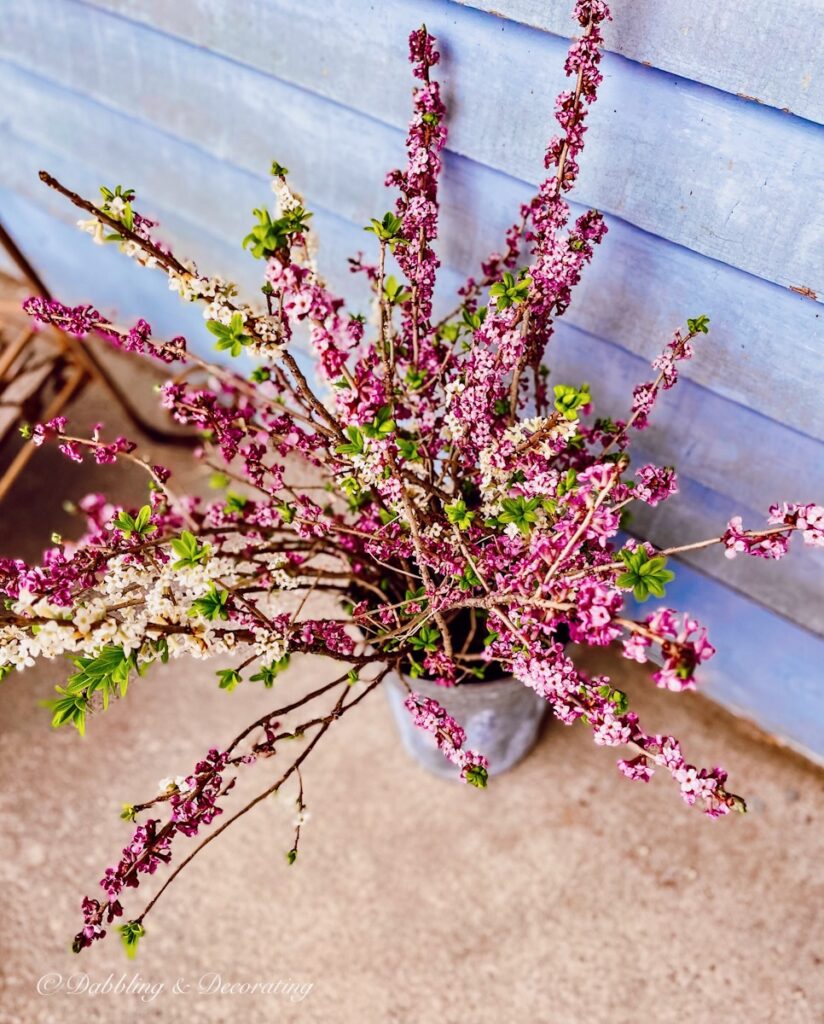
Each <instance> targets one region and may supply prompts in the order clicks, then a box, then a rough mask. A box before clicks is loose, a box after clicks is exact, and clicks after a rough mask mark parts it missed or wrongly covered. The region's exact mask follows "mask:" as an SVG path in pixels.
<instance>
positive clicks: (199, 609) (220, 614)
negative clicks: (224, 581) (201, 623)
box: [189, 583, 229, 621]
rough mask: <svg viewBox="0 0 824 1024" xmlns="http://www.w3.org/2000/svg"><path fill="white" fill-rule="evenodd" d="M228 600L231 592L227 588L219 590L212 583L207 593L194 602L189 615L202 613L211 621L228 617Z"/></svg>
mask: <svg viewBox="0 0 824 1024" xmlns="http://www.w3.org/2000/svg"><path fill="white" fill-rule="evenodd" d="M228 601H229V592H228V591H227V590H218V588H217V586H216V585H215V584H214V583H210V584H209V589H208V590H207V592H206V594H205V595H204V596H203V597H199V598H198V599H197V600H196V601H193V602H192V607H191V608H190V609H189V615H202V616H203V617H204V618H205V619H209V620H211V621H214V620H215V619H228V618H229V609H228V608H227V604H228Z"/></svg>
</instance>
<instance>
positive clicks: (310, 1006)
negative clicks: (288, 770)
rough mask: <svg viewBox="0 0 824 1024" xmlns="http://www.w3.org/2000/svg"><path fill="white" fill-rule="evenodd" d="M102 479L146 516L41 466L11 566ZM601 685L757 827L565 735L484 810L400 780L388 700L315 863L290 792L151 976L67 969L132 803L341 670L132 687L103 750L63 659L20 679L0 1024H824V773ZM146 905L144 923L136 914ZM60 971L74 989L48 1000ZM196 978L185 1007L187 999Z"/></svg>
mask: <svg viewBox="0 0 824 1024" xmlns="http://www.w3.org/2000/svg"><path fill="white" fill-rule="evenodd" d="M106 406H107V403H106V402H105V400H104V399H103V398H102V397H101V396H100V395H99V394H98V393H96V392H94V391H90V392H88V393H87V394H86V395H85V396H84V397H83V398H82V399H81V401H80V402H78V403H77V405H76V407H75V410H74V415H73V420H74V423H75V425H76V426H77V427H78V428H82V427H84V426H85V425H86V424H87V423H91V422H93V421H94V420H96V419H98V418H105V416H101V411H108V412H109V413H110V411H111V410H107V409H106V408H105V407H106ZM113 426H116V425H115V424H113ZM118 429H119V427H118ZM156 454H157V456H158V457H159V458H161V459H162V458H163V453H161V452H159V451H156ZM168 459H169V457H168V456H167V460H168ZM107 480H111V481H113V484H114V489H115V490H117V491H118V493H121V494H122V493H124V490H125V491H130V490H131V493H132V495H133V496H135V497H137V496H138V494H139V491H136V490H134V489H132V488H133V485H132V484H130V483H129V481H128V480H127V474H125V473H123V472H121V471H120V470H119V469H116V470H100V469H91V468H89V469H86V468H84V469H83V470H82V472H78V471H77V470H76V469H75V468H74V467H72V466H70V465H68V464H67V463H66V462H65V461H64V460H60V459H59V458H58V457H56V456H55V455H54V453H52V452H45V451H44V452H39V453H38V456H37V458H36V459H35V461H34V463H33V469H32V471H31V473H30V474H29V476H28V477H27V479H25V480H23V481H21V483H20V485H19V487H18V488H17V489H16V490H15V491H14V492H13V494H12V497H11V498H10V499H9V501H8V502H7V503H6V504H5V505H4V507H3V508H2V510H0V536H1V537H2V541H1V542H0V551H1V552H2V553H3V554H9V553H12V552H15V553H19V554H21V555H25V556H27V557H32V556H36V553H37V552H38V550H39V549H40V548H42V546H43V545H44V543H47V542H48V536H49V534H50V532H51V531H52V530H53V529H55V526H56V525H57V528H58V529H59V528H60V525H59V520H60V511H59V509H60V502H61V499H62V498H64V497H66V496H71V497H80V496H82V494H84V493H86V492H87V491H88V490H90V489H94V488H98V487H100V486H101V485H104V482H105V481H107ZM65 532H66V534H67V535H68V534H69V528H68V527H67V528H66V529H65ZM584 666H585V667H588V668H590V669H591V670H592V671H610V672H612V673H614V678H615V679H616V681H617V682H618V683H619V685H621V686H622V687H624V688H626V689H627V690H628V692H629V693H630V696H631V699H632V701H633V704H634V706H635V707H636V709H637V710H638V711H639V712H640V713H641V714H642V717H643V719H644V720H645V722H646V724H647V727H648V728H650V729H656V730H667V731H671V732H673V733H674V734H675V735H677V736H678V737H680V738H681V739H682V741H683V743H684V746H685V750H686V752H687V754H688V756H689V757H690V758H691V759H693V760H694V761H696V763H699V764H701V763H710V764H714V763H716V761H720V762H721V763H722V764H724V765H725V766H726V767H727V768H728V769H729V771H730V780H731V786H732V788H733V789H735V790H736V791H737V792H740V793H742V794H744V795H745V796H746V797H747V799H748V800H749V802H750V807H751V813H750V814H749V815H747V816H746V817H743V818H742V817H739V816H735V817H731V818H729V819H726V820H721V821H718V822H713V821H710V820H708V819H706V818H704V817H703V816H702V815H701V814H699V813H696V812H694V811H690V809H688V808H687V807H685V806H684V805H683V804H682V803H681V801H680V800H679V798H678V795H677V793H676V792H675V790H674V788H673V786H672V785H671V784H669V783H668V781H667V780H665V779H664V778H659V777H656V778H655V779H654V780H653V782H652V783H651V784H650V785H649V786H643V785H640V784H637V783H630V782H628V781H626V780H624V779H623V778H622V777H621V776H620V775H619V774H618V772H617V771H616V770H615V768H614V764H613V763H614V760H615V752H614V751H610V750H606V749H603V748H596V747H595V746H594V745H593V744H592V742H591V740H590V739H589V738H588V736H587V735H586V733H585V731H584V730H583V728H581V727H577V728H572V729H567V728H565V727H563V726H561V725H556V724H551V725H549V726H548V728H547V729H546V730H545V732H544V735H543V736H542V738H541V741H540V743H539V745H538V747H537V749H536V750H535V751H534V752H533V753H532V754H531V756H530V757H529V758H528V759H527V760H526V761H525V762H523V763H522V764H521V765H519V766H518V767H517V768H516V769H515V770H513V771H512V772H510V773H509V774H507V775H505V776H501V777H499V778H496V779H494V780H493V781H492V783H491V785H490V787H489V789H488V790H486V791H485V792H480V791H476V790H473V789H470V788H469V787H464V786H460V785H457V784H452V783H447V782H443V781H440V780H438V779H436V778H433V777H430V776H428V775H425V774H423V773H422V772H421V770H419V769H418V768H417V767H416V766H415V765H414V764H413V763H411V762H409V761H408V760H407V759H406V756H405V754H404V753H403V751H402V750H401V748H400V746H399V743H398V741H397V737H396V735H395V733H394V730H393V725H392V722H391V720H390V717H389V711H388V707H387V706H386V703H385V700H384V697H383V695H382V694H381V693H379V692H377V693H375V694H373V695H372V696H371V697H370V698H368V699H367V700H366V701H365V702H364V704H363V705H362V707H361V708H360V709H359V710H358V711H357V712H353V713H352V715H351V716H348V717H347V718H346V719H344V720H343V721H341V722H340V723H337V724H336V725H335V726H334V727H333V728H332V729H331V730H330V732H329V734H328V735H327V736H326V737H325V739H324V740H323V741H322V743H321V744H319V746H318V748H317V749H316V751H314V752H313V754H312V756H311V759H310V760H309V761H308V763H307V768H306V770H305V772H304V782H305V787H306V801H307V804H308V807H309V810H310V812H311V815H312V817H311V820H310V821H309V823H308V824H307V826H306V827H305V829H304V834H303V837H302V841H301V853H300V857H299V859H298V862H297V863H296V864H295V865H294V866H293V867H288V866H287V864H286V862H285V859H284V853H285V851H286V850H287V849H288V848H289V845H290V843H291V826H290V821H291V817H292V812H293V805H292V802H291V801H292V793H290V794H284V795H283V796H282V797H280V798H278V799H272V800H269V801H267V802H266V803H264V804H263V805H261V806H260V807H258V808H256V809H255V811H253V812H252V813H251V814H249V815H247V816H246V817H244V818H243V819H241V820H240V821H239V822H238V824H237V825H236V826H233V827H232V829H230V830H229V831H228V832H227V833H226V834H225V835H224V836H222V837H220V839H219V840H218V841H217V842H215V843H214V844H213V845H211V846H210V847H209V848H208V850H207V851H205V852H204V853H203V855H202V857H200V858H198V860H196V861H195V862H194V863H193V864H192V865H191V867H189V868H188V869H187V870H186V872H185V873H184V874H183V875H181V877H180V879H179V880H178V881H177V882H176V883H175V885H174V886H173V887H171V888H170V890H169V891H168V892H167V893H166V894H165V896H164V898H163V900H162V901H161V902H159V903H158V905H157V908H156V909H155V910H154V911H153V912H152V914H151V915H150V917H149V918H148V919H147V927H148V934H147V937H146V938H145V939H144V940H143V943H142V944H141V948H140V951H139V953H138V957H137V959H136V960H135V961H134V962H133V963H130V962H128V961H127V960H126V958H125V956H124V955H123V952H122V950H121V948H120V946H119V943H118V941H117V938H116V937H115V936H112V937H111V940H106V941H104V942H103V943H100V944H99V945H98V946H97V947H96V948H94V949H92V950H87V951H84V953H83V954H81V955H80V956H73V955H72V954H71V953H69V952H68V945H69V942H70V940H71V937H72V935H73V934H74V933H75V932H76V931H77V930H78V926H79V925H78V922H79V901H80V898H81V896H82V895H83V894H85V893H87V892H89V893H90V892H93V891H94V890H95V888H96V883H97V880H98V879H99V878H100V876H101V872H102V869H103V868H104V867H105V866H106V865H107V864H109V863H110V862H112V861H114V860H115V859H116V856H117V854H118V853H119V850H120V848H121V846H122V845H123V844H124V842H125V840H126V838H127V837H128V834H129V826H128V825H127V824H125V823H124V822H122V821H120V820H119V819H118V811H119V808H120V805H121V804H122V803H123V802H125V801H129V802H131V801H134V800H139V799H144V798H145V797H146V796H147V795H150V794H152V793H154V792H155V787H156V783H157V780H158V779H159V778H160V777H162V776H166V775H175V774H178V773H186V772H188V771H189V770H190V769H191V767H192V765H193V764H194V762H195V761H196V760H197V759H198V757H199V756H200V755H201V753H202V752H204V751H205V750H206V749H207V748H208V747H209V746H210V745H213V744H214V745H217V746H220V745H221V744H225V743H226V742H227V741H228V740H229V739H230V738H231V737H232V736H233V735H234V734H235V733H236V732H238V731H239V729H240V728H241V727H242V726H243V725H244V724H245V723H247V722H248V721H251V720H253V719H254V718H255V717H257V716H258V715H260V714H262V713H263V712H264V711H265V710H266V709H267V708H269V707H272V706H274V705H275V704H276V703H283V702H284V701H283V700H282V698H284V697H288V694H289V693H290V692H295V691H296V690H297V689H302V688H303V687H306V686H311V685H312V684H313V683H316V682H317V681H318V680H320V679H322V678H323V677H324V675H325V674H328V672H329V669H328V666H326V665H325V664H324V663H323V662H321V661H319V660H313V659H304V660H302V661H298V662H297V663H296V664H295V665H294V668H293V669H292V671H290V673H288V674H287V675H286V676H284V677H281V679H282V681H281V680H279V681H278V684H277V692H275V693H274V694H273V693H271V692H264V691H262V690H261V689H253V688H252V687H251V686H248V685H244V686H243V687H241V688H240V689H239V690H238V691H236V692H235V693H233V694H227V693H224V692H222V691H220V690H218V688H217V685H216V682H215V677H214V674H213V668H210V667H206V666H204V665H203V664H202V663H196V662H183V661H178V662H177V663H174V664H170V665H168V666H166V667H165V668H161V669H160V670H159V671H157V672H152V673H151V674H150V675H149V676H147V677H146V678H145V679H142V680H140V681H138V682H137V683H136V684H134V685H133V687H132V689H131V690H130V692H129V694H128V697H127V699H126V700H125V701H123V702H118V703H117V705H116V706H114V707H112V708H111V709H110V710H109V712H108V713H107V715H106V716H105V718H102V717H101V718H100V719H97V720H95V721H93V722H92V723H91V725H90V728H89V732H88V735H87V736H86V737H85V739H81V738H80V737H79V736H77V735H76V734H75V733H73V732H65V731H60V732H52V731H51V730H50V728H49V724H48V714H47V712H46V711H44V710H42V709H41V708H39V707H38V703H37V702H38V700H39V699H41V698H44V697H46V696H48V695H49V692H50V690H51V687H52V686H53V684H54V683H57V682H61V681H62V679H63V678H64V675H63V670H62V666H61V665H59V664H54V665H46V666H42V667H38V668H37V669H36V670H32V671H30V672H29V673H27V674H25V675H18V674H15V675H14V676H12V677H10V678H9V679H7V680H6V681H5V682H4V683H3V686H2V689H0V715H2V720H3V731H2V736H0V771H2V778H3V780H4V785H3V787H2V795H0V881H2V891H3V901H2V912H1V915H2V921H1V922H0V974H1V980H0V985H1V986H2V988H0V1024H6V1022H18V1021H20V1022H26V1024H40V1022H43V1024H45V1022H48V1024H52V1022H60V1024H62V1022H69V1021H71V1022H74V1021H84V1022H89V1024H92V1022H98V1021H100V1022H103V1021H105V1022H112V1021H117V1022H131V1021H141V1022H145V1021H162V1022H170V1024H173V1022H178V1021H180V1022H184V1021H185V1022H192V1021H194V1022H199V1021H215V1022H224V1021H234V1020H242V1021H244V1024H255V1022H257V1021H272V1020H283V1021H295V1022H298V1021H299V1022H306V1024H309V1022H318V1024H330V1022H334V1024H337V1022H350V1021H351V1022H359V1024H372V1022H376V1024H384V1022H399V1024H400V1022H403V1024H407V1022H409V1024H430V1022H438V1024H458V1022H464V1021H473V1022H478V1024H486V1022H489V1024H509V1022H517V1024H521V1022H523V1024H602V1022H603V1024H624V1022H627V1024H629V1022H633V1024H635V1022H637V1021H647V1022H654V1024H669V1022H678V1024H704V1022H707V1024H740V1022H747V1024H762V1022H763V1024H766V1022H776V1024H778V1022H781V1024H808V1022H818V1021H820V1020H822V1013H823V1011H824V970H822V958H824V949H823V948H822V926H821V906H822V896H823V895H824V884H822V883H824V871H823V869H822V853H824V850H822V830H821V817H822V811H824V786H822V781H823V780H822V774H821V772H820V771H819V770H817V769H816V768H814V767H813V766H811V765H810V764H808V763H806V762H805V761H803V760H802V759H800V758H798V757H796V756H795V755H793V754H791V753H788V752H786V751H783V750H781V749H779V748H777V747H776V746H774V745H772V744H770V743H769V742H767V741H765V740H764V738H763V737H761V736H759V735H757V734H756V733H755V732H754V731H753V730H752V729H750V728H749V727H748V726H746V725H744V724H742V723H739V722H737V721H736V720H734V719H733V718H732V717H731V716H729V715H728V714H726V713H725V712H724V711H722V710H721V709H719V708H718V707H717V706H716V705H714V704H711V703H710V702H708V701H705V700H704V699H703V698H701V697H700V696H697V695H693V694H685V695H674V694H665V693H662V692H661V691H657V690H655V689H654V688H653V687H652V686H651V685H650V683H649V682H648V680H647V679H646V678H645V677H644V673H643V671H642V670H641V667H640V666H637V665H634V664H630V663H628V662H626V661H624V660H623V659H619V658H616V657H615V656H614V655H613V654H611V653H610V652H598V653H596V654H592V653H589V654H587V655H586V656H585V658H584ZM276 772H277V773H279V772H280V769H279V767H278V765H277V764H275V763H271V762H268V763H266V762H265V763H262V764H260V765H257V766H255V767H253V768H250V769H247V770H246V776H245V779H244V782H243V785H242V790H241V787H240V786H239V787H238V791H236V792H235V793H234V794H232V796H231V798H229V800H227V811H229V810H231V809H232V808H237V807H240V806H241V801H242V799H243V795H244V794H249V795H251V794H253V793H255V792H257V791H259V790H261V789H264V788H265V787H266V785H267V783H268V782H270V781H271V780H272V779H273V778H274V777H275V773H276ZM145 888H146V892H149V891H150V890H151V887H150V885H149V884H148V883H145ZM142 892H143V889H141V890H140V893H142ZM140 893H133V892H130V897H131V899H130V901H129V903H128V904H127V908H128V909H130V910H132V911H134V910H136V909H137V908H139V907H141V906H142V905H143V898H142V896H141V895H140ZM49 974H52V975H54V976H55V977H56V976H58V975H59V976H60V977H61V979H62V980H61V981H60V985H61V988H60V991H58V992H54V993H51V994H44V995H40V994H38V991H37V986H38V979H40V978H41V977H43V976H45V975H49ZM215 974H219V975H220V978H221V981H222V982H223V983H243V982H255V981H258V982H276V981H278V980H281V981H283V982H287V981H289V980H291V981H292V982H293V983H305V984H311V986H312V987H311V991H309V992H308V994H307V995H306V996H305V998H303V999H302V1000H301V1001H296V1002H292V1001H290V1000H289V999H288V998H284V997H283V996H278V995H261V994H258V995H242V994H234V995H232V994H226V995H217V994H198V993H197V986H198V980H199V979H201V978H202V977H203V976H204V975H210V978H209V979H207V984H208V983H209V982H211V981H212V978H211V976H213V975H215ZM85 975H87V976H88V978H87V979H86V980H84V976H85ZM110 975H111V981H112V983H116V982H117V981H118V980H119V979H120V978H121V977H122V976H125V978H124V984H126V983H129V982H131V983H132V985H133V987H134V985H135V984H136V982H135V980H134V979H135V976H136V975H138V976H139V980H140V981H141V982H143V983H146V984H148V985H151V986H155V987H157V986H161V985H162V990H161V991H159V992H158V993H157V995H156V996H155V997H154V998H153V999H152V1000H151V1001H150V1002H142V1001H141V1000H140V998H139V996H137V995H135V994H129V993H120V994H115V993H111V994H107V993H105V992H99V993H98V994H97V995H93V994H91V992H90V990H89V988H88V987H87V986H92V985H94V983H99V984H100V985H101V986H102V985H103V984H104V983H105V982H106V980H107V979H108V978H109V976H110ZM178 979H180V980H181V985H179V986H178V987H184V986H190V988H189V990H188V992H185V993H183V994H175V993H174V992H173V991H172V989H173V986H174V985H175V982H176V981H178ZM43 984H44V985H45V986H47V987H48V985H50V984H52V985H53V984H55V980H54V978H52V979H51V981H48V980H47V981H45V982H44V983H43ZM72 987H74V988H78V989H80V991H78V992H76V993H71V992H69V991H68V990H67V989H69V988H72Z"/></svg>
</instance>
